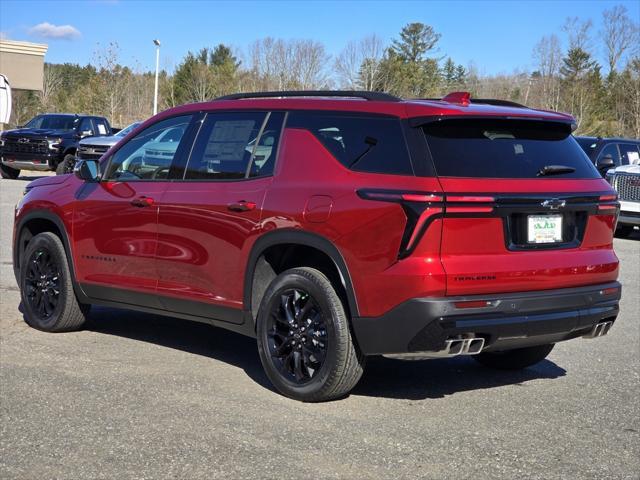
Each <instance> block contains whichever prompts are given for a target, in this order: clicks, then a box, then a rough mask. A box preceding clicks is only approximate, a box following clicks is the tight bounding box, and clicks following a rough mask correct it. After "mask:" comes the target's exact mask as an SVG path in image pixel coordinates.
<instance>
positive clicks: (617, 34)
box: [601, 5, 639, 73]
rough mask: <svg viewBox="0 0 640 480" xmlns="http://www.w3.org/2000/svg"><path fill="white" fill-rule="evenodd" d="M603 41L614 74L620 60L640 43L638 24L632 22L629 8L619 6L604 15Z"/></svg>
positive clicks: (610, 69)
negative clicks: (639, 39) (639, 40)
mask: <svg viewBox="0 0 640 480" xmlns="http://www.w3.org/2000/svg"><path fill="white" fill-rule="evenodd" d="M602 25H603V28H602V32H601V36H602V40H603V43H604V46H605V51H606V55H607V61H608V63H609V72H610V73H611V72H613V71H615V69H616V66H617V65H618V62H619V61H620V58H622V56H623V55H624V54H625V52H627V51H628V50H629V48H631V47H632V46H634V45H637V42H638V34H639V29H638V24H637V23H634V22H633V21H631V19H630V18H629V16H628V15H627V8H626V7H625V6H623V5H617V6H615V7H613V8H612V9H611V10H605V11H604V13H603V14H602Z"/></svg>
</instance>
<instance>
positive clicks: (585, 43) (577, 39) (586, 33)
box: [562, 17, 593, 52]
mask: <svg viewBox="0 0 640 480" xmlns="http://www.w3.org/2000/svg"><path fill="white" fill-rule="evenodd" d="M592 27H593V22H592V21H591V20H580V19H579V18H578V17H567V19H566V20H565V22H564V25H563V26H562V31H563V32H564V33H566V34H567V38H568V40H569V50H571V49H572V48H579V49H580V50H584V51H585V52H589V51H591V37H590V31H591V28H592Z"/></svg>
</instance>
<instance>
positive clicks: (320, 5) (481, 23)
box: [0, 0, 640, 74]
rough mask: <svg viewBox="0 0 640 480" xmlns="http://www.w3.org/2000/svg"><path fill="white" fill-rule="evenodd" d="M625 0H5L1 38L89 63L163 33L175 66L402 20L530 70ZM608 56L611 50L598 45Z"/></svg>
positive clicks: (387, 36)
mask: <svg viewBox="0 0 640 480" xmlns="http://www.w3.org/2000/svg"><path fill="white" fill-rule="evenodd" d="M620 4H622V5H624V6H626V7H627V9H628V11H629V15H630V17H631V18H632V19H634V20H635V21H636V22H640V1H638V0H634V1H619V0H618V1H604V0H591V1H588V0H582V1H577V0H576V1H552V0H548V1H543V0H539V1H515V0H514V1H482V0H478V1H448V2H442V1H427V2H425V1H396V2H393V1H328V0H325V1H293V0H292V1H267V0H264V1H236V2H226V1H225V2H222V1H220V2H211V1H204V0H203V1H177V0H155V1H151V0H146V1H145V0H137V1H134V0H76V1H58V0H56V1H35V0H0V35H1V36H2V38H7V39H12V40H24V41H31V42H37V43H46V44H48V46H49V50H48V52H47V54H46V57H45V60H46V61H47V62H51V63H64V62H71V63H79V64H81V65H84V64H87V63H90V62H91V61H92V60H93V59H94V58H95V52H96V51H97V50H98V49H100V48H103V47H104V46H105V45H107V44H109V43H110V42H117V44H118V46H119V48H120V53H121V63H123V64H126V65H129V66H132V67H136V66H137V67H138V68H141V69H146V70H153V68H154V67H155V46H154V45H153V39H156V38H157V39H159V40H160V41H161V52H160V59H161V60H160V64H161V68H164V69H167V70H170V71H171V70H173V68H174V67H175V66H176V65H177V64H178V63H179V62H180V60H181V59H182V58H183V57H184V55H185V54H186V53H187V52H188V51H197V50H199V49H200V48H202V47H214V46H215V45H217V44H219V43H224V44H227V45H231V46H233V47H235V48H236V49H238V50H240V51H245V52H246V51H247V47H248V46H249V45H250V44H251V42H252V41H254V40H256V39H258V38H264V37H267V36H271V37H275V38H284V39H312V40H317V41H320V42H322V43H323V44H324V45H325V47H326V49H327V52H328V53H329V54H331V55H333V56H335V55H337V54H338V53H339V52H340V50H341V49H342V48H343V47H344V46H345V45H346V44H347V43H348V42H349V41H352V40H359V39H361V38H363V37H366V36H368V35H370V34H372V33H375V34H377V35H379V36H380V37H381V38H382V39H383V40H384V41H385V42H388V43H390V42H391V40H392V39H394V38H397V37H398V33H399V32H400V30H401V29H402V27H403V26H404V25H406V24H408V23H410V22H422V23H426V24H429V25H431V26H433V27H434V29H435V31H436V32H438V33H440V34H441V35H442V37H441V39H440V42H439V44H438V45H439V51H438V55H440V56H450V57H451V58H453V60H454V61H455V62H456V63H460V64H462V65H465V66H468V65H469V62H473V63H474V65H475V67H476V68H477V69H478V71H479V73H481V74H499V73H512V72H513V71H514V70H531V69H532V67H533V65H532V55H531V52H532V50H533V47H534V45H535V44H536V43H537V42H538V41H539V40H540V38H541V37H542V36H544V35H550V34H554V33H555V34H557V35H558V36H559V37H560V38H561V39H562V40H563V41H564V40H565V39H564V35H563V33H562V30H561V27H562V25H563V23H564V21H565V19H566V18H567V17H570V16H578V17H580V18H581V19H585V20H586V19H591V20H592V21H593V23H594V28H593V34H594V35H597V33H598V31H599V30H600V28H601V18H602V12H603V10H605V9H610V8H611V7H613V6H615V5H620ZM594 54H596V57H597V59H598V60H599V61H600V63H601V64H604V63H605V62H604V56H603V52H602V50H600V49H596V51H595V52H594Z"/></svg>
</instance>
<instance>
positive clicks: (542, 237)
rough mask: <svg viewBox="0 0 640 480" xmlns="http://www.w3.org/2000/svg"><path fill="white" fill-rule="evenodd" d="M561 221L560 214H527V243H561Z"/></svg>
mask: <svg viewBox="0 0 640 480" xmlns="http://www.w3.org/2000/svg"><path fill="white" fill-rule="evenodd" d="M563 221H564V219H563V216H562V215H561V214H536V215H527V243H528V244H530V245H549V244H554V243H562V242H563V238H562V227H563V225H562V224H563Z"/></svg>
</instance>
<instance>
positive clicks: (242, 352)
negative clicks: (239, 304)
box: [84, 306, 275, 391]
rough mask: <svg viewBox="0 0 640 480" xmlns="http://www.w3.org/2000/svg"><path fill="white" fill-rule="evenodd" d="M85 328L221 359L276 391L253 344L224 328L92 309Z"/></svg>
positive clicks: (123, 311)
mask: <svg viewBox="0 0 640 480" xmlns="http://www.w3.org/2000/svg"><path fill="white" fill-rule="evenodd" d="M84 329H85V330H89V331H92V332H96V333H101V334H104V335H115V336H118V337H124V338H129V339H132V340H139V341H141V342H148V343H153V344H155V345H161V346H163V347H167V348H173V349H176V350H181V351H183V352H188V353H193V354H195V355H201V356H204V357H209V358H213V359H216V360H220V361H222V362H225V363H228V364H231V365H235V366H237V367H239V368H241V369H242V370H244V371H245V373H246V374H247V375H248V376H249V378H251V379H252V380H253V381H254V382H256V383H257V384H259V385H261V386H262V387H265V388H268V389H270V390H273V391H275V390H274V389H273V387H272V386H271V384H270V383H269V380H268V379H267V376H266V375H265V373H264V371H263V370H262V364H261V363H260V357H259V356H258V349H257V347H256V341H255V340H254V339H252V338H249V337H246V336H244V335H240V334H237V333H234V332H230V331H228V330H225V329H223V328H216V327H213V326H211V325H207V324H204V323H198V322H191V321H188V320H181V319H178V318H171V317H164V316H160V315H154V314H150V313H143V312H134V311H131V310H120V309H117V308H107V307H97V306H94V307H93V308H92V309H91V313H90V314H89V318H88V319H87V323H86V324H85V326H84Z"/></svg>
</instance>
